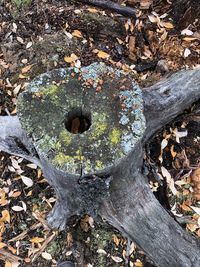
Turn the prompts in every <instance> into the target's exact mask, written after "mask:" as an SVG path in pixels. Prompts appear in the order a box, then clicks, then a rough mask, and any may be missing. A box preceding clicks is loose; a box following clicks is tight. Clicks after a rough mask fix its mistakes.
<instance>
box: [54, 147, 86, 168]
mask: <svg viewBox="0 0 200 267" xmlns="http://www.w3.org/2000/svg"><path fill="white" fill-rule="evenodd" d="M84 159H85V158H84V156H81V155H80V152H79V151H76V155H74V156H71V155H65V154H64V153H63V152H60V153H58V154H57V155H56V156H55V158H54V160H53V162H54V163H55V164H56V165H59V166H63V165H65V164H67V165H68V164H69V165H72V166H73V165H74V164H76V163H77V162H78V161H80V163H81V161H83V160H84Z"/></svg>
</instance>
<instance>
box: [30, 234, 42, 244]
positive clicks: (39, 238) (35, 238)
mask: <svg viewBox="0 0 200 267" xmlns="http://www.w3.org/2000/svg"><path fill="white" fill-rule="evenodd" d="M43 241H44V238H42V237H37V236H36V237H33V238H31V242H32V243H35V244H38V243H42V242H43Z"/></svg>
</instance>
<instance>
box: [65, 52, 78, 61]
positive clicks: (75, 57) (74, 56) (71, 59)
mask: <svg viewBox="0 0 200 267" xmlns="http://www.w3.org/2000/svg"><path fill="white" fill-rule="evenodd" d="M77 59H78V57H77V56H76V55H75V54H74V53H72V54H71V56H70V57H64V61H65V62H67V63H72V62H75V61H76V60H77Z"/></svg>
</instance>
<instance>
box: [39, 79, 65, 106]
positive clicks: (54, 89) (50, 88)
mask: <svg viewBox="0 0 200 267" xmlns="http://www.w3.org/2000/svg"><path fill="white" fill-rule="evenodd" d="M58 90H59V87H58V86H57V85H55V84H51V85H47V86H46V87H42V88H41V89H40V92H41V93H42V95H43V96H49V97H50V99H51V101H52V103H54V104H55V105H59V104H60V98H59V96H58V95H57V93H58Z"/></svg>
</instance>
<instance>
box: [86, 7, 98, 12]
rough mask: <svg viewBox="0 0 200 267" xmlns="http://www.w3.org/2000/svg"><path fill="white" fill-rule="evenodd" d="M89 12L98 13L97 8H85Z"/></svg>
mask: <svg viewBox="0 0 200 267" xmlns="http://www.w3.org/2000/svg"><path fill="white" fill-rule="evenodd" d="M87 10H88V11H89V12H90V13H98V10H97V9H95V8H88V9H87Z"/></svg>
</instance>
